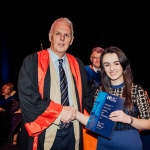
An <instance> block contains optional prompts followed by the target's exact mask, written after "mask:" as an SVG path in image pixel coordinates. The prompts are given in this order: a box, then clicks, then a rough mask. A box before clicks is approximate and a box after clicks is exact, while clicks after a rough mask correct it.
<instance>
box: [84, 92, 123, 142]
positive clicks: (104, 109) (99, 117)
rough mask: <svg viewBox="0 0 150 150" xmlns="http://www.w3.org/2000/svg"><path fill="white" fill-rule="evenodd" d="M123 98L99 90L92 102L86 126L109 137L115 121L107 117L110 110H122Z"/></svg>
mask: <svg viewBox="0 0 150 150" xmlns="http://www.w3.org/2000/svg"><path fill="white" fill-rule="evenodd" d="M123 103H124V99H123V98H121V97H117V96H114V95H112V94H109V93H106V92H102V91H101V92H99V93H98V96H97V98H96V100H95V102H94V105H93V108H92V111H91V113H90V117H89V120H88V123H87V125H86V128H87V129H89V130H91V131H93V132H95V133H97V134H100V135H102V136H103V137H106V138H108V139H111V136H112V133H113V130H114V127H115V122H113V121H111V120H110V119H109V115H110V113H111V112H113V111H115V110H122V107H123Z"/></svg>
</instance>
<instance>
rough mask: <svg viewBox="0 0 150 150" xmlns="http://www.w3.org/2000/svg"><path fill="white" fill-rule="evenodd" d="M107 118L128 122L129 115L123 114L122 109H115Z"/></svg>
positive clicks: (129, 120)
mask: <svg viewBox="0 0 150 150" xmlns="http://www.w3.org/2000/svg"><path fill="white" fill-rule="evenodd" d="M109 119H110V120H112V121H114V122H123V123H128V124H129V123H130V122H131V119H130V116H129V115H127V114H125V113H124V112H123V111H122V110H117V111H113V112H112V113H110V115H109Z"/></svg>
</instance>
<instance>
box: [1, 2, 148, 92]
mask: <svg viewBox="0 0 150 150" xmlns="http://www.w3.org/2000/svg"><path fill="white" fill-rule="evenodd" d="M4 2H5V1H1V7H2V8H3V11H1V16H2V17H1V25H2V26H0V31H1V33H2V34H1V49H0V85H1V86H2V85H3V84H4V83H7V82H10V81H11V82H13V83H14V84H15V85H17V79H18V73H19V69H20V67H21V64H22V61H23V59H24V58H25V57H26V56H27V55H28V54H30V53H31V52H34V51H39V50H40V45H41V43H43V47H44V49H46V48H48V47H49V45H50V43H49V40H48V32H49V29H50V26H51V24H52V23H53V21H54V20H55V19H57V18H58V17H62V16H63V17H68V18H70V20H71V21H72V22H73V24H74V32H75V34H74V36H75V39H74V42H73V45H72V46H70V48H69V50H68V52H69V53H71V54H73V55H74V56H76V57H79V58H80V59H81V60H82V61H83V63H84V64H85V65H88V64H90V60H89V57H90V52H91V50H92V48H93V47H97V46H101V47H103V48H106V47H108V46H110V45H113V46H117V47H119V48H121V49H122V50H123V51H124V52H125V54H126V55H127V57H128V58H129V60H130V63H131V67H132V70H133V75H134V79H135V82H136V83H137V84H140V85H142V86H143V88H144V89H145V90H147V91H148V93H150V85H149V83H150V78H149V64H150V63H149V61H150V57H149V48H148V46H149V14H150V13H149V8H148V4H146V3H137V2H136V4H135V3H133V4H131V3H128V4H127V3H123V2H121V3H116V4H115V3H113V2H111V3H110V2H105V4H104V3H100V2H94V1H92V2H87V1H85V2H86V3H82V4H81V3H79V2H78V3H77V2H76V3H75V2H73V1H70V2H67V3H66V4H65V3H64V2H58V1H57V2H55V3H54V2H51V3H48V2H47V3H44V2H40V1H39V2H36V3H23V2H22V3H15V2H9V3H7V4H6V2H5V3H4Z"/></svg>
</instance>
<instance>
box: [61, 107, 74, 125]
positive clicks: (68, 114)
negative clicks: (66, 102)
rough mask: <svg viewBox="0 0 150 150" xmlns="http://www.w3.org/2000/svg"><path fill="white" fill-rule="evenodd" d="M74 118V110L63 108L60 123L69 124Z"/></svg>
mask: <svg viewBox="0 0 150 150" xmlns="http://www.w3.org/2000/svg"><path fill="white" fill-rule="evenodd" d="M75 118H76V111H75V109H71V106H63V112H62V116H61V121H62V122H63V123H69V122H70V121H72V120H74V119H75Z"/></svg>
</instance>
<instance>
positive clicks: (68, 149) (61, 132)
mask: <svg viewBox="0 0 150 150" xmlns="http://www.w3.org/2000/svg"><path fill="white" fill-rule="evenodd" d="M74 149H75V136H74V129H73V123H71V125H70V126H69V127H68V128H63V129H58V130H57V133H56V137H55V140H54V144H53V145H52V148H51V149H50V150H74Z"/></svg>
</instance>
